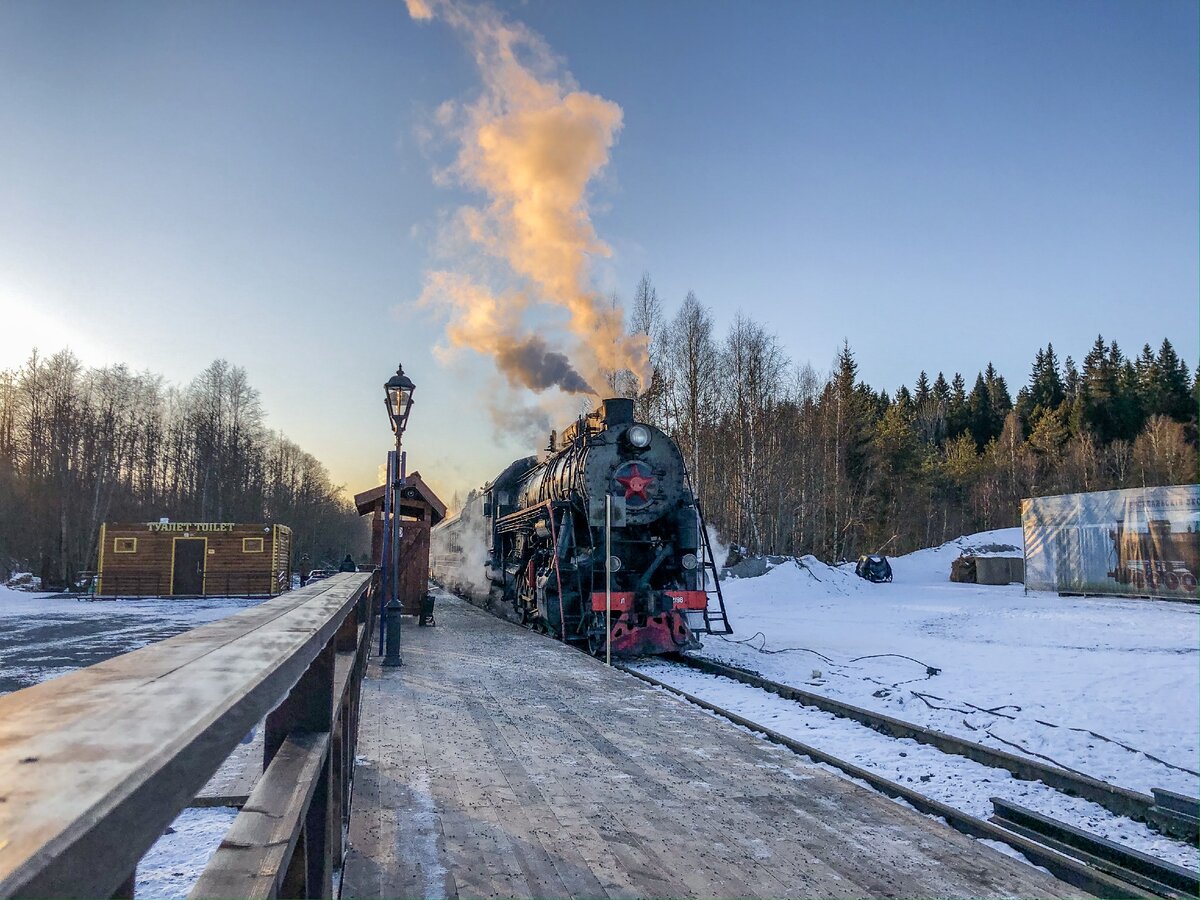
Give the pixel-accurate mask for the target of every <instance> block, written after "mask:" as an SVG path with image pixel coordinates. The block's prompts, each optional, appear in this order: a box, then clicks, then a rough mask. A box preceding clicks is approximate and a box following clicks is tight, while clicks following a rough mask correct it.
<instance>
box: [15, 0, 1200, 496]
mask: <svg viewBox="0 0 1200 900" xmlns="http://www.w3.org/2000/svg"><path fill="white" fill-rule="evenodd" d="M420 7H421V8H420V9H418V10H417V11H418V12H421V11H423V10H427V11H428V12H429V13H430V15H429V17H428V18H421V19H420V20H417V19H414V18H413V17H412V16H410V14H409V11H408V10H407V9H406V8H405V6H404V5H403V4H399V3H395V2H360V3H356V2H347V3H336V4H335V3H304V2H296V3H274V2H271V3H267V2H198V0H196V2H166V3H154V2H148V0H142V2H120V0H117V2H109V3H103V4H100V3H84V2H78V3H71V2H61V3H36V2H25V0H15V2H7V3H3V4H0V122H2V123H3V127H0V331H2V333H3V337H2V339H0V368H12V367H16V366H19V365H20V364H21V363H22V362H23V361H24V360H25V359H26V358H27V357H28V355H29V352H30V350H31V349H32V348H33V347H34V346H35V345H36V346H37V347H39V348H40V350H41V351H42V352H53V351H54V350H57V349H59V348H61V347H63V346H70V347H71V348H72V349H73V350H75V352H76V353H77V354H78V355H79V356H80V357H81V358H82V359H83V361H84V362H85V363H87V364H89V365H102V364H106V363H112V362H126V363H128V364H130V365H131V366H133V367H135V368H148V369H151V370H153V371H156V372H160V373H162V374H163V375H165V376H166V377H167V378H168V379H170V380H172V381H175V382H180V383H183V382H186V381H188V380H190V379H191V378H192V377H193V376H194V375H196V374H197V373H198V372H199V371H200V370H201V369H203V368H204V367H205V366H206V365H207V364H208V363H209V362H211V361H212V360H213V359H215V358H218V357H224V358H226V359H228V360H229V361H230V362H232V363H234V364H237V365H240V366H243V367H245V368H246V369H247V370H248V372H249V375H250V379H251V382H252V383H253V384H254V385H255V386H257V387H258V388H259V389H260V390H261V392H262V395H263V401H264V405H265V407H266V409H267V411H268V415H269V420H270V424H271V425H272V426H273V427H277V428H280V429H282V430H283V431H284V432H286V433H287V434H288V435H289V436H290V437H291V438H293V439H294V440H295V441H296V442H297V443H299V444H300V445H301V446H302V447H304V448H305V449H306V450H309V451H310V452H312V453H314V454H315V455H316V456H317V457H319V458H320V459H322V460H323V461H324V462H325V463H326V464H327V465H328V466H329V468H330V470H331V472H332V473H333V475H334V477H335V479H336V480H337V481H338V482H339V483H344V484H345V485H346V487H347V488H348V489H349V490H350V491H351V492H354V491H359V490H363V489H365V488H367V487H370V486H372V485H373V484H375V483H377V482H376V479H377V473H378V467H379V463H380V461H381V459H382V455H383V453H384V451H385V450H386V449H387V448H388V446H389V443H390V439H391V435H390V431H389V430H388V425H387V420H386V415H385V412H384V407H383V402H382V400H383V391H382V384H383V382H384V381H385V380H386V379H387V378H388V377H389V376H390V375H391V374H392V372H393V371H394V370H395V367H396V363H397V362H400V361H402V362H403V363H404V366H405V370H406V372H408V374H409V375H410V376H411V377H412V378H413V380H414V381H415V382H416V384H417V392H416V395H415V396H416V402H415V404H414V408H413V413H412V417H411V420H410V423H409V432H408V435H407V437H406V447H407V448H408V449H409V451H410V468H411V467H415V468H419V469H420V470H421V471H422V474H423V475H425V476H426V477H427V479H428V480H429V481H430V482H431V483H432V484H433V485H434V486H435V488H437V489H438V490H441V491H444V492H445V493H446V494H447V496H448V495H449V493H450V492H452V491H453V490H455V489H459V488H466V487H469V486H471V485H474V484H477V483H479V482H481V481H483V480H484V479H486V478H488V477H490V476H492V475H494V474H495V473H496V472H497V471H498V470H499V469H500V468H501V467H502V466H503V465H505V464H506V463H507V462H508V461H510V460H511V459H513V458H515V457H517V456H520V455H525V454H527V453H529V452H531V451H532V450H534V449H536V448H535V447H533V446H530V445H529V444H528V442H527V440H526V439H524V438H522V437H520V436H519V434H517V433H510V434H507V435H505V434H503V433H501V432H499V431H498V430H497V428H496V426H495V424H494V419H495V418H496V417H495V415H494V413H495V410H496V409H497V408H499V409H501V410H503V411H505V412H506V413H510V414H511V415H512V416H513V417H515V418H516V419H517V420H519V421H520V422H523V423H525V425H527V426H530V427H534V428H536V423H537V421H538V416H539V415H540V416H542V417H545V415H546V413H545V410H547V409H548V410H550V415H551V418H554V417H555V416H559V415H565V414H566V411H567V410H569V409H571V408H573V407H574V406H576V405H577V403H578V400H577V398H573V397H570V396H567V395H563V394H560V393H559V391H558V389H556V388H551V389H550V390H549V391H548V392H546V393H545V394H544V395H543V396H542V399H541V401H540V406H539V399H538V397H537V396H535V395H534V394H533V393H531V392H530V391H529V390H528V386H529V385H533V386H535V387H540V386H541V384H542V383H550V382H553V383H559V384H571V383H573V382H571V381H570V380H569V375H567V374H566V373H565V369H564V368H562V366H564V365H565V366H569V367H570V368H571V370H572V371H573V372H575V373H576V374H577V375H578V376H579V377H580V378H582V379H583V380H585V381H588V380H592V379H594V372H595V371H596V370H597V368H598V367H600V366H603V365H606V364H611V363H612V362H613V361H614V360H619V359H633V358H635V357H636V356H637V353H638V352H639V351H638V347H637V346H636V342H635V343H631V344H626V343H625V342H624V339H623V338H621V337H620V336H619V334H618V333H617V330H616V329H615V327H614V321H613V320H612V318H611V309H610V307H609V306H608V305H607V301H606V299H605V298H606V297H607V295H609V294H610V293H611V292H612V291H616V292H618V293H619V294H620V295H621V296H622V297H623V298H624V299H625V300H628V299H629V298H630V297H631V295H632V293H633V289H634V287H635V285H636V283H637V281H638V278H639V277H640V276H641V274H642V272H643V271H648V272H649V273H650V275H651V277H652V279H653V281H654V283H655V285H656V287H657V289H658V292H659V295H660V297H662V299H663V301H664V303H665V306H666V311H667V313H668V315H670V314H671V313H673V312H674V310H675V308H677V306H678V304H679V303H680V301H681V300H682V299H683V297H684V295H685V294H686V293H687V291H688V290H694V291H695V292H696V294H697V296H698V297H699V299H700V300H701V302H703V303H705V304H707V305H709V306H710V307H712V309H713V310H714V314H715V316H716V319H717V322H718V329H719V331H722V332H723V330H724V327H725V326H726V325H727V323H728V322H729V321H730V320H731V319H732V317H733V316H734V315H735V314H736V313H737V312H738V311H739V310H741V311H744V312H746V313H747V314H749V315H750V316H752V317H753V318H755V319H757V320H759V321H761V322H763V323H764V324H765V325H767V326H768V327H769V328H770V329H772V330H774V331H775V332H777V333H778V334H779V335H780V337H781V339H782V341H783V344H784V345H785V347H786V348H787V350H788V352H789V353H790V354H791V356H792V358H793V359H795V360H797V361H799V362H805V361H807V362H811V363H812V364H813V366H814V367H815V368H817V369H818V370H819V371H822V370H825V369H827V368H828V366H829V365H830V363H831V361H832V359H833V357H834V355H835V353H836V351H837V349H838V347H839V346H840V344H841V341H842V339H843V338H848V339H849V341H850V344H851V346H852V348H853V349H854V350H855V352H856V354H857V357H858V360H859V365H860V375H861V376H862V377H863V378H864V379H865V380H866V381H868V382H869V383H871V384H872V385H874V386H876V387H886V388H888V389H889V390H891V389H894V388H895V387H896V386H897V385H898V384H900V383H902V382H905V383H908V384H910V385H911V384H912V382H913V381H914V380H915V378H916V375H917V373H918V371H919V370H920V369H922V368H929V369H931V370H932V371H936V370H937V369H943V370H944V371H945V372H946V375H947V377H949V376H950V374H951V373H953V372H954V371H961V372H962V373H963V374H964V375H965V376H966V378H967V381H968V384H970V383H971V381H972V380H973V377H974V375H975V372H976V371H977V370H979V369H980V368H982V367H983V366H985V365H986V363H987V362H988V361H989V360H990V361H992V362H994V363H995V364H996V366H997V368H998V369H999V371H1000V372H1001V373H1002V374H1004V375H1005V376H1006V377H1007V378H1008V379H1009V381H1010V383H1016V384H1019V383H1021V382H1023V381H1024V380H1025V379H1026V377H1027V376H1028V372H1027V367H1028V365H1029V363H1030V361H1031V360H1032V358H1033V355H1034V352H1035V351H1036V349H1037V348H1038V347H1039V346H1044V345H1045V343H1046V342H1047V341H1053V343H1054V345H1055V348H1056V349H1057V350H1058V351H1059V354H1060V358H1061V357H1065V356H1067V355H1068V354H1070V355H1074V356H1075V357H1076V359H1077V360H1078V359H1079V358H1080V357H1082V355H1083V354H1084V353H1085V352H1086V351H1087V349H1088V347H1089V346H1090V345H1091V343H1092V341H1093V340H1094V339H1095V336H1096V334H1097V333H1098V332H1102V333H1103V334H1104V336H1105V337H1106V338H1110V339H1112V338H1115V339H1116V340H1118V341H1119V342H1120V343H1121V345H1122V347H1123V348H1124V349H1125V350H1126V351H1127V352H1137V351H1138V350H1139V349H1140V347H1141V345H1142V344H1143V343H1145V342H1151V343H1152V344H1154V345H1155V346H1156V347H1157V344H1158V343H1159V342H1160V341H1161V339H1162V338H1163V337H1164V336H1169V337H1170V338H1171V340H1172V342H1173V343H1174V344H1175V346H1176V348H1177V349H1178V351H1179V352H1180V354H1181V356H1182V357H1183V358H1184V359H1186V360H1188V361H1189V365H1190V366H1192V367H1194V366H1195V364H1196V361H1197V358H1198V354H1200V314H1198V311H1197V309H1198V303H1197V299H1198V296H1200V282H1198V276H1197V271H1198V268H1200V259H1198V254H1197V247H1198V245H1200V227H1198V220H1200V206H1198V191H1200V185H1198V177H1197V161H1198V158H1200V147H1198V140H1197V134H1198V132H1200V117H1198V104H1200V100H1198V87H1197V77H1196V73H1197V71H1200V51H1198V44H1200V40H1198V33H1200V12H1198V10H1200V7H1198V6H1197V4H1196V3H1194V2H1192V0H1157V2H1152V3H1146V2H1142V0H1130V2H1119V3H1114V2H1090V3H1081V2H1049V3H1047V2H1013V3H999V2H996V3H984V2H949V0H947V2H933V0H929V2H915V3H906V4H886V3H877V2H796V3H793V2H787V3H785V2H768V0H762V2H756V3H750V4H740V3H732V2H729V3H720V2H712V3H695V4H685V3H666V2H656V3H650V2H633V0H628V2H607V3H584V2H572V0H528V2H524V3H502V4H498V5H494V6H486V7H485V6H483V5H481V4H478V3H472V2H466V0H462V2H430V3H424V4H421V5H420ZM548 354H558V355H559V356H561V357H562V359H561V360H560V359H559V358H558V357H557V356H551V355H548ZM560 364H561V365H560ZM564 379H565V380H564ZM538 410H542V411H541V412H539V411H538ZM531 423H532V425H531ZM518 431H519V429H518Z"/></svg>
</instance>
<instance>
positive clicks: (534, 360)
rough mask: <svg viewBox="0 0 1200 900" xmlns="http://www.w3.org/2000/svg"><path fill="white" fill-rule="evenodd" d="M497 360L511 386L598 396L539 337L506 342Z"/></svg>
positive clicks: (567, 362) (559, 354)
mask: <svg viewBox="0 0 1200 900" xmlns="http://www.w3.org/2000/svg"><path fill="white" fill-rule="evenodd" d="M496 360H497V362H498V363H499V366H500V371H502V372H503V373H504V375H505V377H507V378H508V380H509V383H510V384H513V385H520V386H522V387H527V388H529V389H530V390H531V391H544V390H546V389H547V388H551V387H557V388H558V389H559V390H562V391H565V392H566V393H568V394H594V393H596V392H595V391H594V390H592V388H591V386H590V385H589V384H588V383H587V382H586V381H584V379H583V376H582V375H580V374H579V373H578V372H576V371H575V369H574V368H573V367H572V366H571V361H570V360H569V359H567V357H566V356H565V355H564V354H562V353H559V352H558V351H556V350H550V349H549V348H547V346H546V342H545V341H543V340H542V339H541V338H540V337H538V336H537V335H532V336H530V337H528V338H526V339H525V340H523V341H519V342H518V341H514V342H510V343H505V344H504V345H503V346H501V347H500V348H499V349H498V352H497V354H496Z"/></svg>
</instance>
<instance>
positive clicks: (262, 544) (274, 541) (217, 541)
mask: <svg viewBox="0 0 1200 900" xmlns="http://www.w3.org/2000/svg"><path fill="white" fill-rule="evenodd" d="M98 556H99V558H98V561H97V565H96V569H97V572H98V573H99V574H98V575H97V578H96V594H97V596H101V597H168V596H171V597H274V596H275V595H276V594H281V593H283V592H284V591H286V590H288V589H289V588H290V587H291V578H292V529H290V528H288V527H287V526H286V525H272V524H257V525H243V524H239V523H235V522H169V521H161V522H137V523H123V522H105V523H104V524H103V525H101V526H100V550H99V554H98Z"/></svg>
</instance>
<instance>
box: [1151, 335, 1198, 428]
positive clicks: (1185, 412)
mask: <svg viewBox="0 0 1200 900" xmlns="http://www.w3.org/2000/svg"><path fill="white" fill-rule="evenodd" d="M1147 349H1149V345H1147ZM1154 369H1155V371H1154V380H1155V382H1156V388H1157V390H1156V392H1155V393H1156V394H1157V401H1158V405H1157V408H1153V409H1149V408H1148V409H1147V410H1146V412H1147V414H1149V415H1154V414H1155V413H1161V414H1162V415H1164V416H1170V417H1171V418H1172V419H1175V421H1177V422H1187V421H1189V420H1191V419H1192V418H1193V417H1194V416H1195V414H1196V408H1195V406H1194V405H1193V403H1192V398H1191V390H1190V385H1189V383H1188V369H1187V364H1186V363H1184V362H1183V360H1181V359H1180V358H1179V356H1178V354H1176V352H1175V348H1174V347H1172V346H1171V342H1170V341H1169V340H1168V339H1167V338H1163V342H1162V346H1161V347H1159V350H1158V358H1157V359H1156V360H1155V361H1154Z"/></svg>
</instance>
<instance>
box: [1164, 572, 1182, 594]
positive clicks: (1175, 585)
mask: <svg viewBox="0 0 1200 900" xmlns="http://www.w3.org/2000/svg"><path fill="white" fill-rule="evenodd" d="M1163 581H1164V582H1166V585H1167V590H1168V591H1177V590H1179V576H1178V575H1176V574H1175V573H1174V572H1168V573H1167V577H1166V578H1164V579H1163Z"/></svg>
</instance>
